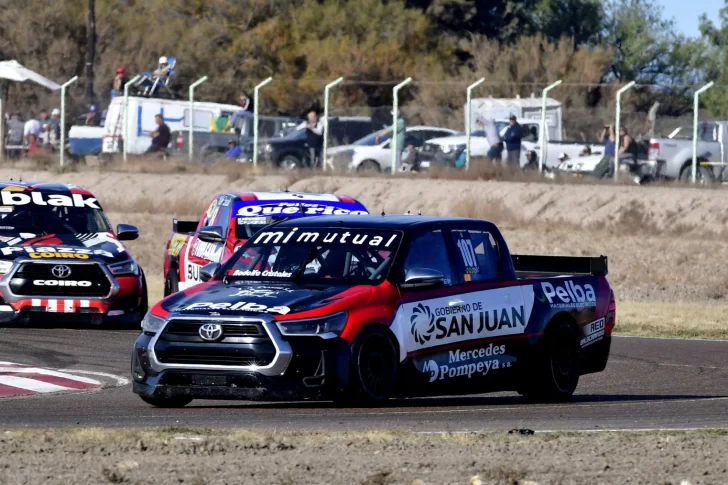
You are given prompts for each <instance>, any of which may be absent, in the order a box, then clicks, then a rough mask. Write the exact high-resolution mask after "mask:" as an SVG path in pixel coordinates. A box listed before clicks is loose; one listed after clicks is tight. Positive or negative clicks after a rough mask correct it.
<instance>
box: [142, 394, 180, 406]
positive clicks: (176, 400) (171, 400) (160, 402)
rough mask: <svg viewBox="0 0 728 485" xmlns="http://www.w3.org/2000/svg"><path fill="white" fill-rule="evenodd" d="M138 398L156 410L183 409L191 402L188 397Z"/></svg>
mask: <svg viewBox="0 0 728 485" xmlns="http://www.w3.org/2000/svg"><path fill="white" fill-rule="evenodd" d="M139 397H140V398H141V399H142V401H144V402H145V403H147V404H150V405H152V406H154V407H156V408H183V407H185V406H187V405H188V404H189V403H191V402H192V398H189V397H148V396H139Z"/></svg>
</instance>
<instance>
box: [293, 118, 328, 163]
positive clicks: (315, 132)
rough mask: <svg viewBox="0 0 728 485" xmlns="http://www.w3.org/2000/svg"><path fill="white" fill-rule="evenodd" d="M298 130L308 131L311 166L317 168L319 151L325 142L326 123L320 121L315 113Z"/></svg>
mask: <svg viewBox="0 0 728 485" xmlns="http://www.w3.org/2000/svg"><path fill="white" fill-rule="evenodd" d="M296 130H306V139H307V141H308V151H309V157H310V158H309V164H310V168H313V167H315V166H316V160H317V159H318V154H319V150H320V149H321V146H322V145H323V142H324V123H323V120H321V119H319V117H318V115H317V114H316V112H315V111H311V112H309V113H308V120H307V121H304V122H303V123H301V124H300V125H298V126H297V127H296Z"/></svg>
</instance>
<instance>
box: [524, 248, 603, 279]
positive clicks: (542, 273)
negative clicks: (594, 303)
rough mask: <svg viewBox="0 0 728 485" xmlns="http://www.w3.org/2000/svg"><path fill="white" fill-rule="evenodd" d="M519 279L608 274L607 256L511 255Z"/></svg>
mask: <svg viewBox="0 0 728 485" xmlns="http://www.w3.org/2000/svg"><path fill="white" fill-rule="evenodd" d="M511 259H512V261H513V268H514V269H515V271H516V277H518V278H519V279H534V278H548V277H553V276H561V275H593V276H606V275H607V257H606V256H598V257H575V256H537V255H519V254H513V255H511Z"/></svg>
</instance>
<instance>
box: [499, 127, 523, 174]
mask: <svg viewBox="0 0 728 485" xmlns="http://www.w3.org/2000/svg"><path fill="white" fill-rule="evenodd" d="M508 125H509V126H508V128H507V129H506V133H505V136H504V137H503V138H504V139H505V142H506V164H508V165H513V166H516V167H519V166H520V165H521V139H522V137H523V133H522V130H521V125H520V124H518V121H516V116H515V115H511V116H510V117H508Z"/></svg>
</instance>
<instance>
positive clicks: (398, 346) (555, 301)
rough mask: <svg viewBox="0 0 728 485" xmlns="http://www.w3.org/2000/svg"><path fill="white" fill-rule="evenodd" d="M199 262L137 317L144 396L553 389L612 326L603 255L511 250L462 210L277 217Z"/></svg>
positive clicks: (172, 402)
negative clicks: (181, 285)
mask: <svg viewBox="0 0 728 485" xmlns="http://www.w3.org/2000/svg"><path fill="white" fill-rule="evenodd" d="M201 274H202V277H203V279H205V280H207V282H206V283H203V284H200V285H198V286H194V287H192V288H190V289H187V290H185V291H181V292H179V293H176V294H174V295H172V296H169V297H167V298H166V299H164V300H162V301H161V302H159V303H158V304H157V305H155V306H154V307H153V308H152V309H151V310H150V312H149V313H148V314H147V316H146V317H145V318H144V321H143V322H142V329H143V333H142V334H141V335H140V336H139V337H138V339H137V341H136V344H135V348H134V350H133V353H132V378H133V390H134V392H135V393H137V394H139V395H140V396H141V398H142V399H143V400H144V401H146V402H148V403H150V404H153V405H156V406H183V405H185V404H187V403H189V402H190V401H191V400H193V399H240V398H241V399H285V400H293V399H302V398H312V399H327V398H334V399H336V398H342V397H343V398H352V397H353V398H355V399H356V400H358V401H359V402H361V401H370V402H371V401H380V400H383V399H386V398H389V397H408V396H432V395H445V394H446V395H451V394H474V393H481V392H489V391H501V390H510V391H518V392H519V393H521V394H524V395H525V396H527V397H529V398H533V399H538V400H565V399H568V398H570V397H571V395H572V393H573V392H574V391H575V389H576V387H577V383H578V382H579V377H580V376H581V375H583V374H587V373H591V372H599V371H601V370H603V369H604V367H605V366H606V363H607V359H608V356H609V349H610V343H611V333H612V330H613V328H614V325H615V300H614V293H613V292H612V290H611V289H610V287H609V284H608V282H607V280H606V274H607V259H606V257H604V256H601V257H596V258H581V257H577V258H571V257H549V256H512V255H511V254H510V252H509V250H508V246H507V245H506V243H505V241H504V240H503V237H502V235H501V233H500V231H499V230H498V229H497V228H496V226H495V225H494V224H492V223H490V222H487V221H481V220H473V219H460V218H449V217H447V218H445V217H439V218H438V217H425V216H370V215H367V216H365V215H362V216H357V217H331V216H328V217H327V216H325V217H316V218H305V217H304V218H297V219H291V220H287V221H283V222H280V223H274V224H272V225H270V226H268V227H266V228H265V229H264V230H262V231H260V232H258V233H257V234H255V235H254V236H253V237H251V239H250V240H248V242H247V243H246V244H245V245H244V246H243V247H242V248H240V249H239V250H238V251H237V252H236V253H235V254H234V255H233V256H232V257H231V258H230V259H229V260H228V261H227V262H226V263H225V264H223V265H219V264H211V265H209V266H207V267H205V268H203V270H202V272H201Z"/></svg>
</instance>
